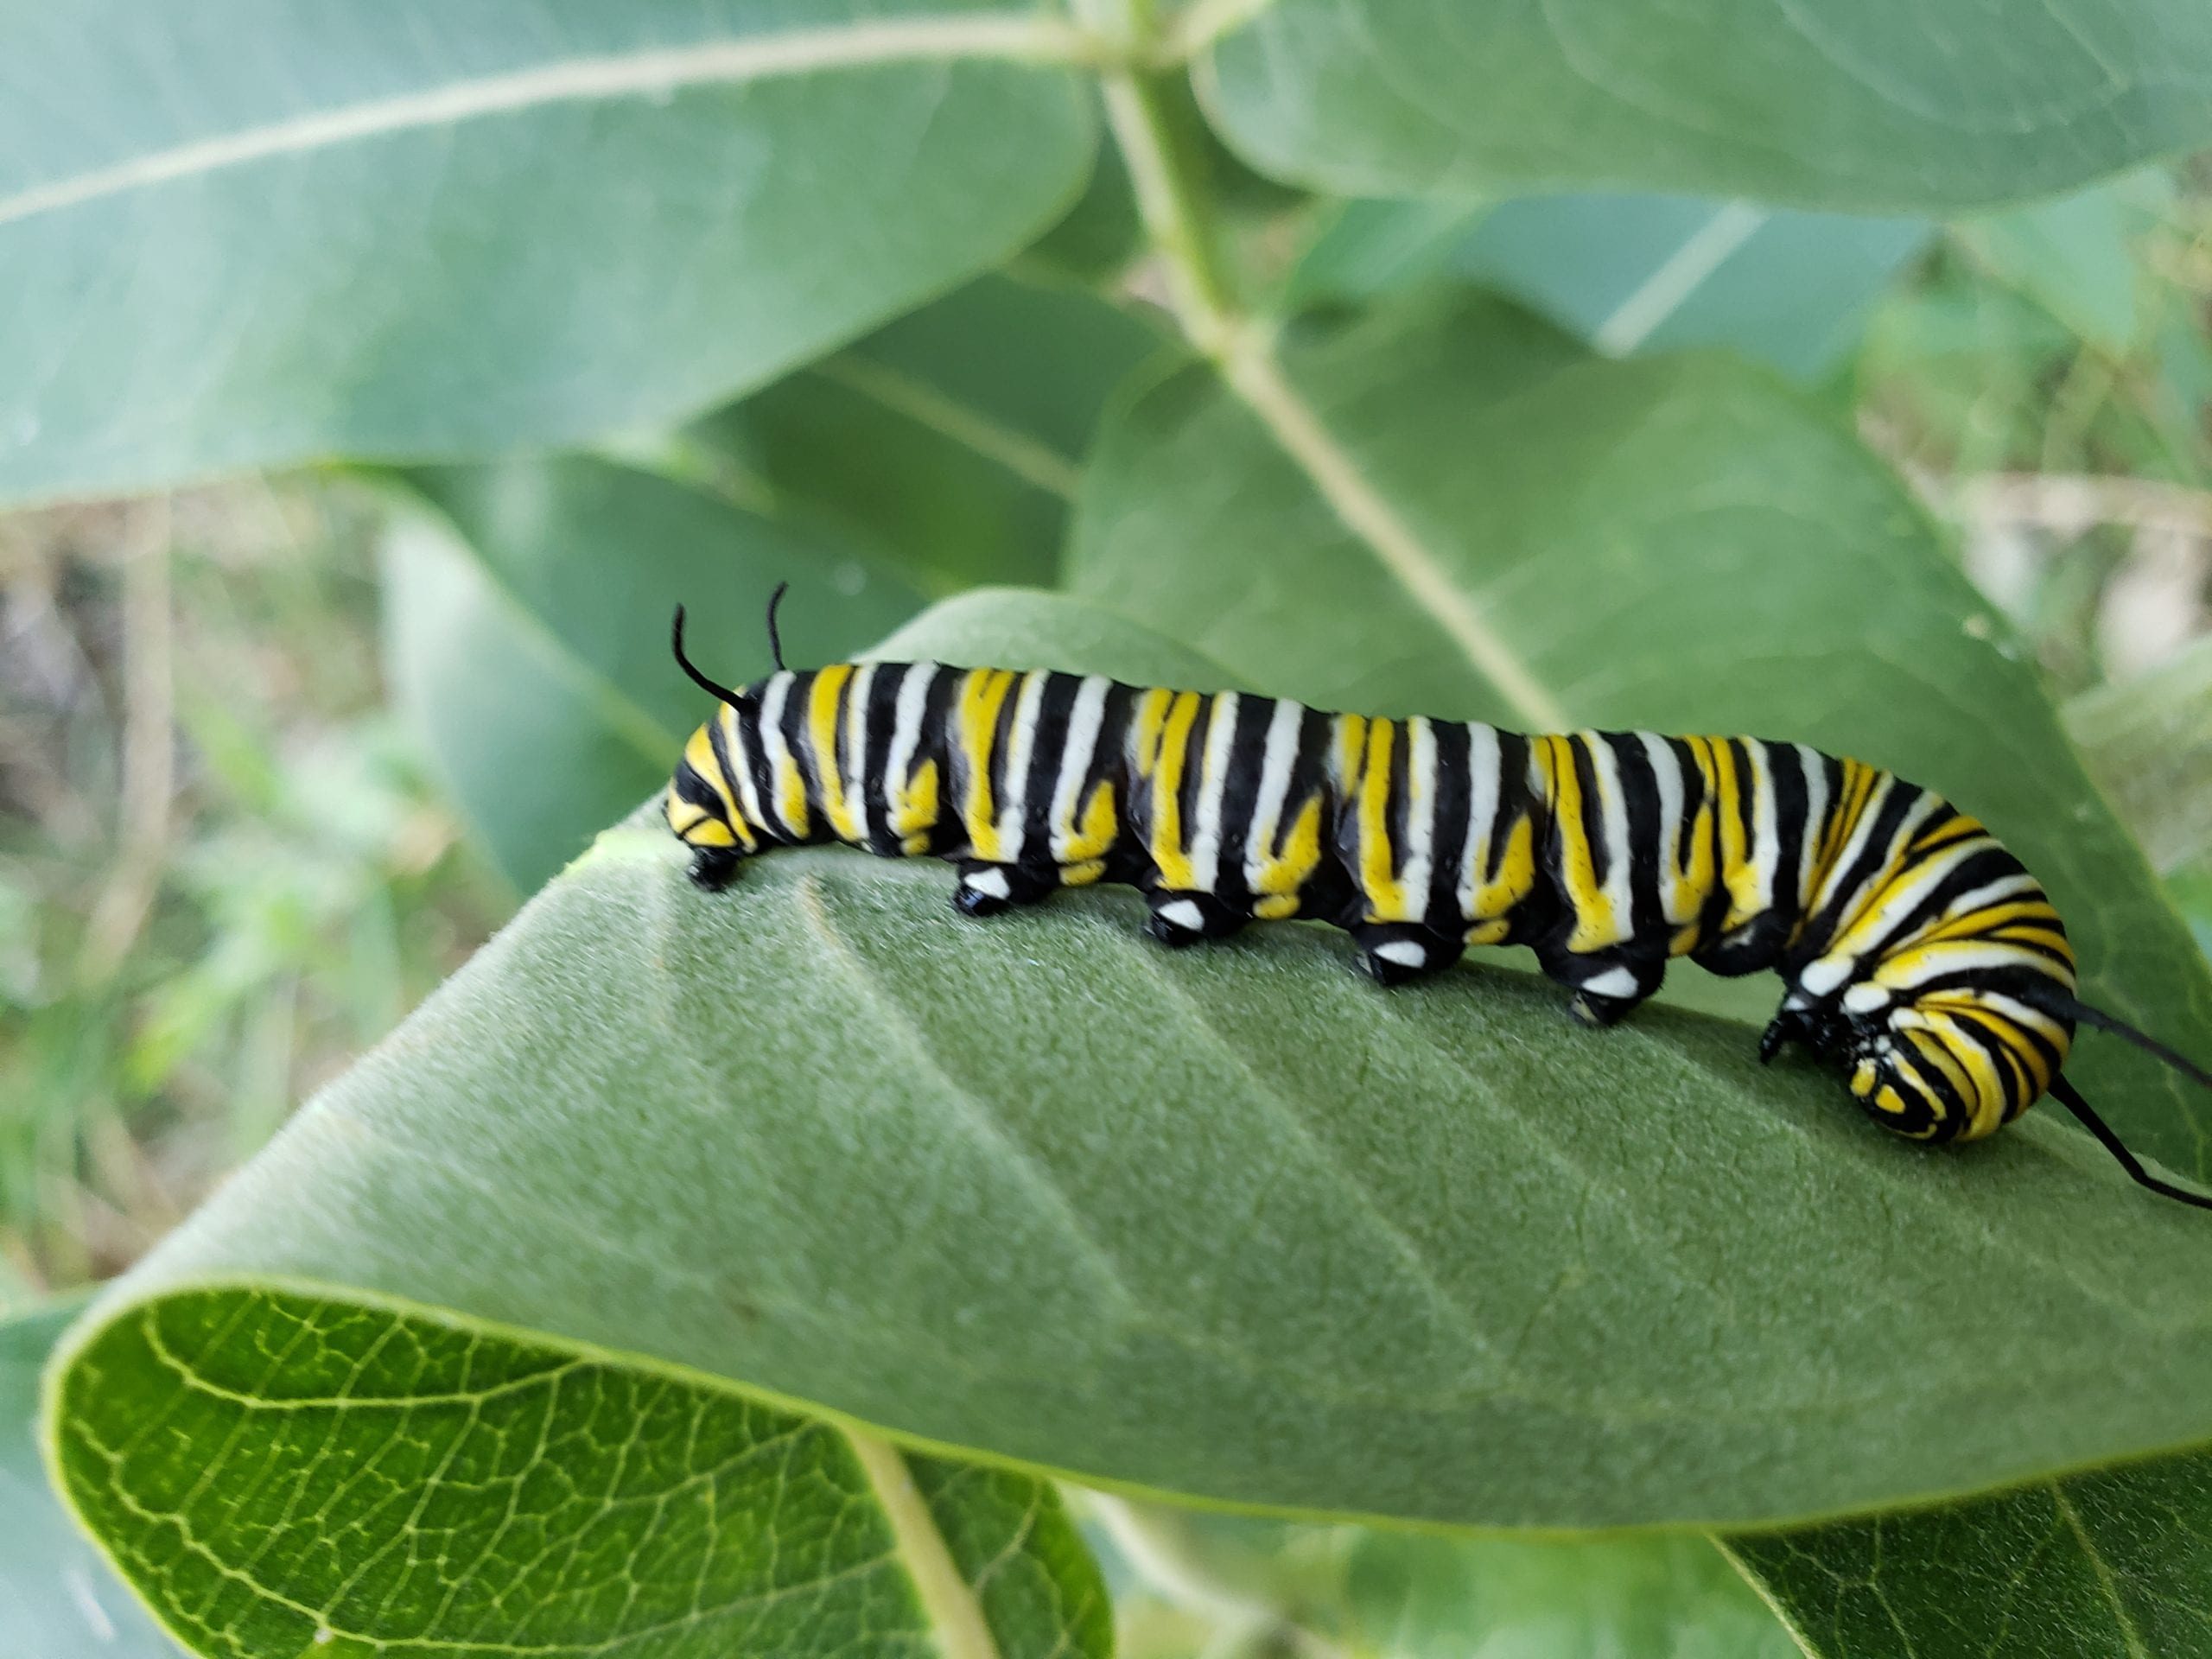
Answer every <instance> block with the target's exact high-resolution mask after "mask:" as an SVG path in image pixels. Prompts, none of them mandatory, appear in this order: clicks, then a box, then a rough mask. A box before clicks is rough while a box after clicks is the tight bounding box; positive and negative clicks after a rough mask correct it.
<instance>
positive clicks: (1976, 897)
mask: <svg viewBox="0 0 2212 1659" xmlns="http://www.w3.org/2000/svg"><path fill="white" fill-rule="evenodd" d="M1965 844H1966V845H1967V846H1968V847H1972V848H1974V849H1977V850H1980V851H1986V850H1987V849H1990V848H1992V847H1994V846H1995V845H1996V844H1997V842H1996V839H1995V837H1993V836H1974V837H1973V838H1971V839H1970V840H1968V841H1967V842H1966V843H1965ZM2024 893H2033V894H2037V896H2040V895H2041V893H2042V888H2041V887H2040V885H2039V884H2038V883H2037V880H2036V879H2035V877H2033V876H2032V875H2030V874H2027V873H2026V872H2024V871H2023V872H2022V873H2021V874H2018V875H2001V876H1999V877H1998V878H1997V880H1994V881H1991V882H1987V883H1986V884H1984V885H1983V886H1981V887H1976V888H1975V889H1974V891H1973V892H1972V893H1961V894H1959V896H1958V897H1957V898H1955V899H1952V900H1951V902H1950V903H1949V904H1948V905H1946V906H1943V913H1942V915H1941V916H1939V917H1937V918H1936V922H1933V923H1930V924H1929V925H1930V926H1934V925H1936V924H1938V923H1942V922H1947V921H1955V920H1957V919H1958V918H1960V917H1961V916H1964V915H1966V914H1967V912H1970V911H1976V910H1980V908H1981V907H1982V906H1984V905H1994V904H2000V903H2002V902H2003V901H2004V900H2005V899H2017V898H2018V897H2020V896H2021V895H2022V894H2024Z"/></svg>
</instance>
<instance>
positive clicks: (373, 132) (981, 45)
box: [0, 16, 1084, 225]
mask: <svg viewBox="0 0 2212 1659" xmlns="http://www.w3.org/2000/svg"><path fill="white" fill-rule="evenodd" d="M1083 48H1084V36H1083V35H1081V33H1080V32H1078V31H1077V30H1076V29H1071V28H1070V27H1069V26H1067V25H1066V24H1065V23H1063V22H1059V21H1058V20H1057V19H1050V18H1043V17H1025V16H1005V17H977V16H950V17H912V18H899V19H895V20H894V19H889V18H884V19H878V20H874V21H871V22H866V23H855V24H847V25H844V26H842V27H839V28H836V29H794V30H791V31H790V32H788V33H784V34H774V35H753V36H751V37H749V38H747V39H742V40H719V41H699V42H697V43H696V44H694V45H690V46H677V47H663V48H658V49H652V50H640V51H636V52H626V53H620V54H606V55H603V56H600V57H590V58H567V59H561V60H556V61H553V62H550V63H541V64H535V65H532V66H531V67H528V68H525V69H515V70H511V71H509V72H507V73H504V74H492V75H481V76H479V77H477V78H476V79H473V80H460V81H453V82H450V83H448V85H446V86H430V87H425V88H423V90H421V91H419V92H402V93H400V94H398V95H397V97H393V98H383V99H372V100H370V101H368V102H365V103H360V104H352V105H340V106H339V107H337V108H334V109H327V110H319V111H315V112H314V113H313V114H309V115H301V116H295V117H293V118H291V119H289V120H283V121H274V122H271V123H270V124H267V125H265V126H258V127H247V128H245V129H242V130H239V131H237V132H229V133H224V134H222V135H220V136H219V137H213V138H201V139H198V140H195V141H194V142H191V143H181V144H178V145H175V147H173V148H171V149H157V150H152V151H149V152H148V153H147V154H145V155H143V156H132V157H130V159H129V160H128V161H124V162H117V163H116V164H115V165H113V166H111V167H104V168H95V169H93V170H92V171H91V172H87V173H79V174H76V175H73V176H71V177H67V178H60V179H50V180H48V181H45V182H43V183H41V184H35V185H33V186H31V187H30V188H29V189H27V190H23V191H20V192H18V193H17V194H15V195H12V196H0V225H5V224H8V223H10V221H12V220H15V219H29V217H31V216H32V215H33V214H35V213H57V212H60V210H62V209H64V208H68V207H78V206H79V205H81V204H83V203H85V202H87V201H96V200H99V199H100V198H101V197H103V196H113V195H120V194H123V193H124V192H125V191H129V190H138V189H143V188H146V187H147V186H149V185H156V184H168V183H170V182H173V181H176V180H179V179H193V178H200V177H202V176H204V175H207V174H209V173H217V172H221V171H223V170H225V169H226V168H233V167H241V166H244V165H245V164H247V163H249V162H259V161H267V160H270V158H272V157H275V156H296V155H301V154H303V153H306V152H308V151H311V150H317V149H330V148H332V147H334V146H335V145H338V144H345V143H358V142H359V141H361V140H364V139H369V138H375V137H382V136H384V135H385V134H389V133H397V132H407V131H412V130H423V129H430V128H450V127H451V126H452V125H454V124H455V123H456V122H461V121H468V120H474V119H478V118H482V117H485V116H497V115H513V114H517V113H519V112H520V111H524V110H530V109H535V108H538V107H540V106H542V105H551V104H574V103H582V102H586V101H589V100H593V99H616V98H658V97H666V96H667V95H669V94H670V93H672V92H677V91H679V90H681V89H682V88H683V87H686V86H733V85H738V84H741V83H743V82H745V81H749V80H760V79H765V78H766V77H768V76H771V75H791V74H805V73H810V72H813V71H817V70H822V69H835V68H843V67H855V66H860V65H865V64H870V63H895V62H900V61H907V60H930V59H948V58H963V57H985V58H1008V59H1013V60H1016V61H1021V60H1029V61H1037V62H1057V61H1065V60H1071V59H1074V58H1077V57H1078V56H1080V55H1081V54H1082V50H1083Z"/></svg>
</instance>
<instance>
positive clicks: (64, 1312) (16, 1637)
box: [0, 1300, 177, 1659]
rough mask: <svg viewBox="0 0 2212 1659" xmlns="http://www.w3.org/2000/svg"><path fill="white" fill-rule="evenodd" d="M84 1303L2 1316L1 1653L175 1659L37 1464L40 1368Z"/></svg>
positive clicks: (46, 1658) (65, 1658)
mask: <svg viewBox="0 0 2212 1659" xmlns="http://www.w3.org/2000/svg"><path fill="white" fill-rule="evenodd" d="M83 1307H84V1303H83V1301H82V1300H73V1301H70V1302H67V1303H60V1304H55V1305H53V1306H48V1307H42V1308H36V1309H33V1310H31V1311H29V1312H27V1313H16V1314H14V1315H13V1316H12V1317H9V1318H4V1319H0V1653H9V1654H22V1655H24V1656H26V1659H31V1656H35V1659H89V1656H92V1655H95V1654H97V1655H99V1656H101V1659H174V1656H175V1653H176V1651H177V1649H176V1648H175V1645H174V1644H173V1643H170V1642H169V1641H168V1638H167V1637H164V1636H163V1635H162V1632H161V1630H159V1629H158V1628H157V1627H156V1625H155V1624H154V1623H153V1621H152V1620H150V1619H149V1618H147V1617H146V1614H145V1610H144V1609H143V1608H142V1607H141V1606H140V1605H138V1604H137V1602H136V1601H134V1600H133V1599H131V1597H130V1592H128V1591H126V1590H125V1589H124V1587H123V1586H122V1585H121V1584H120V1583H119V1582H118V1581H117V1580H116V1576H115V1573H114V1569H113V1568H111V1567H109V1565H108V1564H107V1562H106V1561H105V1560H102V1559H101V1557H100V1554H99V1552H98V1551H97V1550H95V1549H94V1548H92V1546H91V1545H90V1544H89V1543H87V1542H86V1541H85V1538H84V1535H83V1534H81V1533H80V1532H79V1531H78V1529H76V1528H75V1527H73V1526H72V1525H71V1524H70V1522H69V1518H68V1516H66V1515H65V1514H64V1513H63V1512H62V1509H61V1505H60V1503H57V1502H55V1501H54V1494H53V1491H52V1490H51V1489H50V1488H49V1487H48V1485H47V1482H46V1471H45V1469H44V1468H42V1467H41V1465H40V1462H39V1454H38V1436H37V1433H36V1432H35V1430H36V1425H37V1420H38V1379H39V1371H40V1370H41V1367H43V1366H44V1364H45V1363H46V1357H47V1354H48V1351H50V1350H51V1349H52V1348H53V1346H54V1340H55V1338H59V1337H60V1334H61V1332H62V1330H63V1328H64V1327H65V1326H67V1325H68V1323H69V1322H70V1320H72V1319H74V1318H75V1317H76V1316H77V1315H78V1313H80V1312H81V1311H82V1310H83Z"/></svg>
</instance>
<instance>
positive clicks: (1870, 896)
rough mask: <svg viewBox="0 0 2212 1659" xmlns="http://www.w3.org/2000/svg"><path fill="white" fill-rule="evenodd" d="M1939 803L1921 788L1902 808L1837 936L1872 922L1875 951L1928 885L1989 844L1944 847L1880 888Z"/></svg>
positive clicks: (1981, 840)
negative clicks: (1897, 880) (1903, 876)
mask: <svg viewBox="0 0 2212 1659" xmlns="http://www.w3.org/2000/svg"><path fill="white" fill-rule="evenodd" d="M1940 806H1942V801H1941V800H1940V799H1938V798H1936V796H1934V795H1931V794H1929V792H1928V791H1925V790H1923V791H1921V795H1920V798H1919V799H1918V800H1916V801H1915V802H1914V803H1913V804H1911V805H1910V807H1908V808H1906V809H1905V815H1904V817H1903V818H1902V819H1901V820H1899V821H1898V823H1897V833H1896V834H1895V835H1893V836H1891V837H1890V840H1889V844H1888V845H1887V846H1886V847H1885V848H1884V849H1883V851H1882V857H1881V859H1880V861H1879V864H1878V868H1876V869H1875V870H1874V872H1873V874H1871V875H1869V876H1868V877H1867V878H1866V886H1865V887H1862V888H1861V889H1860V890H1859V892H1857V893H1853V895H1852V905H1851V907H1850V909H1849V910H1848V911H1847V912H1846V913H1845V914H1844V916H1843V917H1842V918H1841V924H1842V925H1840V926H1839V927H1838V928H1837V929H1836V937H1838V938H1841V937H1842V936H1843V935H1845V934H1847V933H1856V932H1858V931H1859V928H1860V927H1861V925H1865V924H1872V934H1871V936H1870V938H1869V940H1868V948H1869V949H1872V950H1875V951H1877V952H1878V951H1879V950H1881V949H1882V948H1883V945H1884V944H1885V939H1886V935H1887V933H1888V932H1889V931H1890V930H1891V929H1892V928H1893V927H1894V926H1895V925H1897V919H1898V918H1901V917H1902V916H1903V915H1904V912H1906V911H1907V910H1909V909H1910V907H1911V906H1913V905H1916V904H1918V903H1919V902H1920V900H1921V899H1923V898H1925V897H1926V896H1927V893H1928V891H1929V888H1930V887H1934V886H1935V885H1936V883H1937V882H1938V881H1941V880H1942V879H1943V877H1944V876H1946V875H1948V874H1949V873H1950V872H1951V871H1952V870H1954V869H1955V868H1957V867H1958V862H1959V860H1960V858H1961V857H1963V856H1966V855H1969V854H1971V853H1973V852H1975V851H1977V850H1979V849H1980V848H1982V847H1986V846H1988V845H1990V844H1992V843H1991V842H1990V839H1989V837H1988V836H1975V837H1974V838H1973V839H1972V840H1970V841H1966V842H1960V843H1958V844H1957V845H1955V846H1952V847H1946V848H1944V849H1943V850H1942V851H1941V852H1940V853H1937V854H1936V855H1933V856H1932V857H1930V858H1928V859H1926V860H1923V861H1922V862H1921V863H1920V864H1919V865H1918V866H1917V867H1916V868H1914V870H1913V871H1912V873H1911V874H1910V875H1909V876H1907V877H1906V879H1905V880H1904V882H1903V883H1901V884H1892V885H1891V886H1889V887H1883V886H1882V881H1883V878H1884V877H1885V875H1886V874H1888V871H1889V867H1890V866H1891V863H1893V862H1894V861H1896V859H1897V855H1898V853H1899V852H1900V851H1901V850H1902V849H1904V847H1905V845H1906V844H1907V843H1908V842H1910V841H1911V840H1912V838H1913V837H1914V836H1916V835H1918V834H1919V833H1920V827H1921V825H1923V823H1927V822H1928V820H1929V818H1930V817H1933V816H1934V815H1935V812H1936V809H1937V808H1938V807H1940ZM1870 902H1871V903H1872V904H1873V905H1874V908H1873V909H1872V910H1871V911H1869V910H1867V909H1866V906H1867V905H1868V904H1869V903H1870Z"/></svg>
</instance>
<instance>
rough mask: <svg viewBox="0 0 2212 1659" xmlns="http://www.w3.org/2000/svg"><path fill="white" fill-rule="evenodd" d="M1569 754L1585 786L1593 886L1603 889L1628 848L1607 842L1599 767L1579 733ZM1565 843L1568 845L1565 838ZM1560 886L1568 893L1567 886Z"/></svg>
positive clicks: (1570, 740)
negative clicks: (1599, 784)
mask: <svg viewBox="0 0 2212 1659" xmlns="http://www.w3.org/2000/svg"><path fill="white" fill-rule="evenodd" d="M1567 753H1568V754H1569V755H1571V756H1572V757H1573V761H1574V776H1575V779H1576V780H1577V781H1578V782H1579V783H1580V785H1581V791H1580V792H1581V797H1582V834H1583V838H1584V840H1585V841H1586V842H1588V843H1589V847H1590V885H1591V886H1592V887H1604V886H1605V879H1606V877H1608V876H1609V875H1611V874H1612V868H1613V860H1614V859H1615V857H1617V856H1618V855H1619V854H1620V853H1621V852H1622V851H1623V850H1624V849H1619V848H1616V847H1614V846H1613V845H1612V844H1611V842H1608V841H1607V840H1606V839H1605V802H1604V801H1603V800H1601V799H1600V798H1599V794H1598V767H1597V763H1596V762H1595V761H1594V760H1592V759H1591V755H1590V747H1589V744H1588V742H1587V741H1585V740H1584V738H1583V737H1582V736H1581V734H1579V733H1578V734H1574V735H1573V736H1571V737H1569V738H1568V739H1567ZM1561 844H1562V845H1564V844H1565V843H1564V840H1563V839H1562V842H1561ZM1554 868H1557V866H1556V861H1554ZM1560 887H1561V891H1564V890H1565V883H1563V882H1562V883H1561V884H1560Z"/></svg>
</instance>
